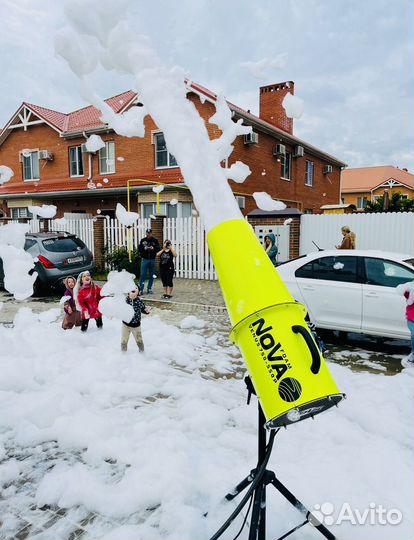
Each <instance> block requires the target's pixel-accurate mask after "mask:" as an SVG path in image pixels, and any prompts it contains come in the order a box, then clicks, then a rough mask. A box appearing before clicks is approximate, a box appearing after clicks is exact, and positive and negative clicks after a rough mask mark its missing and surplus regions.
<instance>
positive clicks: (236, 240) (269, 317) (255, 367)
mask: <svg viewBox="0 0 414 540" xmlns="http://www.w3.org/2000/svg"><path fill="white" fill-rule="evenodd" d="M207 239H208V244H209V248H210V252H211V256H212V258H213V261H214V264H215V267H216V270H217V274H218V279H219V282H220V287H221V290H222V292H223V296H224V300H225V302H226V306H227V311H228V313H229V317H230V320H231V323H232V325H233V329H232V331H231V333H230V338H231V340H232V341H233V342H234V343H235V344H236V345H237V346H238V347H239V349H240V351H241V353H242V355H243V358H244V360H245V362H246V364H247V369H248V371H249V375H250V377H251V379H252V382H253V385H254V389H255V391H256V394H257V397H258V399H259V402H260V405H261V407H262V410H263V413H264V415H265V418H266V427H267V428H277V427H280V426H287V425H288V424H292V423H293V422H297V421H299V420H304V419H305V418H309V417H313V416H315V415H316V414H318V413H320V412H322V411H325V410H326V409H329V408H330V407H332V406H333V405H336V404H337V403H338V402H339V401H341V400H342V399H343V398H344V397H345V396H344V394H342V393H341V392H340V391H339V389H338V387H337V386H336V384H335V381H334V379H333V377H332V375H331V374H330V372H329V370H328V368H327V366H326V364H325V361H324V359H323V357H322V355H321V352H320V350H319V348H318V346H317V345H316V343H315V340H314V338H313V336H312V334H311V332H310V330H309V328H308V325H307V324H306V322H305V316H306V309H305V307H304V306H303V305H302V304H299V303H298V302H295V300H294V298H293V297H292V295H291V294H290V292H289V291H288V289H287V287H286V285H285V284H284V282H283V281H282V279H281V278H280V276H279V274H278V273H277V270H276V269H275V268H274V266H273V265H272V263H271V261H270V259H269V257H268V256H267V254H266V253H265V251H264V249H263V248H262V246H261V245H260V243H259V241H258V239H257V238H256V236H255V234H254V232H253V230H252V228H251V226H250V225H249V224H248V223H247V222H246V221H242V220H231V221H226V222H224V223H221V224H220V225H217V226H216V227H215V228H214V229H212V230H211V231H210V232H209V234H208V237H207Z"/></svg>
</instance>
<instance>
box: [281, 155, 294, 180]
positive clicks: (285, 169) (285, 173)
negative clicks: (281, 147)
mask: <svg viewBox="0 0 414 540" xmlns="http://www.w3.org/2000/svg"><path fill="white" fill-rule="evenodd" d="M291 164H292V154H290V153H289V152H286V154H285V155H284V156H282V178H284V179H285V180H290V173H291Z"/></svg>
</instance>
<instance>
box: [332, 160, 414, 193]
mask: <svg viewBox="0 0 414 540" xmlns="http://www.w3.org/2000/svg"><path fill="white" fill-rule="evenodd" d="M387 180H396V181H397V182H400V183H401V184H404V185H405V186H407V187H409V188H411V189H413V187H414V175H413V174H411V173H409V172H408V171H404V170H403V169H399V168H398V167H393V166H392V165H383V166H379V167H360V168H355V169H345V170H343V171H342V189H341V191H342V193H356V192H359V193H361V192H367V191H371V190H372V189H374V188H376V187H378V186H380V185H381V184H383V183H384V182H386V181H387Z"/></svg>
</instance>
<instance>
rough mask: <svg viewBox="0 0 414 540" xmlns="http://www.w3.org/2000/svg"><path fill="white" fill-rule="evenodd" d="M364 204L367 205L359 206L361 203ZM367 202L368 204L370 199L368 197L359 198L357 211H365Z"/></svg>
mask: <svg viewBox="0 0 414 540" xmlns="http://www.w3.org/2000/svg"><path fill="white" fill-rule="evenodd" d="M361 200H362V202H364V201H365V204H362V206H360V205H359V201H361ZM367 202H368V198H367V197H357V210H364V209H365V207H366V205H367Z"/></svg>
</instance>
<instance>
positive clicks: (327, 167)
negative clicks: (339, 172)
mask: <svg viewBox="0 0 414 540" xmlns="http://www.w3.org/2000/svg"><path fill="white" fill-rule="evenodd" d="M331 172H332V165H324V167H323V174H329V173H331Z"/></svg>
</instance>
